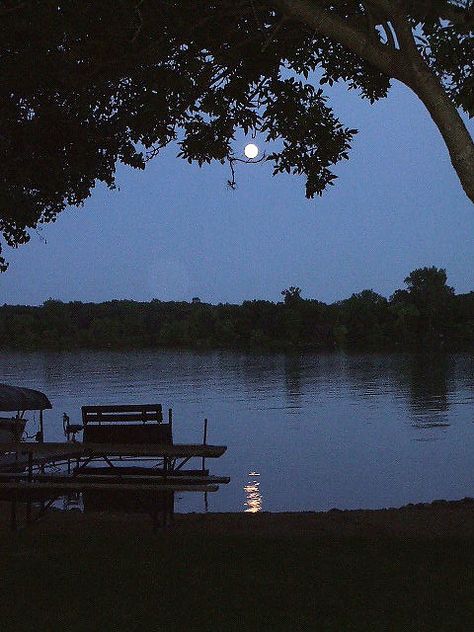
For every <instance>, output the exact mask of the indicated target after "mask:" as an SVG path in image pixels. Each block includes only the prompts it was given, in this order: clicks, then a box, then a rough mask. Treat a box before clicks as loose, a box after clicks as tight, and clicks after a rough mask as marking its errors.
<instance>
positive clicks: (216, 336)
mask: <svg viewBox="0 0 474 632" xmlns="http://www.w3.org/2000/svg"><path fill="white" fill-rule="evenodd" d="M406 284H407V286H408V289H407V290H397V291H396V292H395V293H394V294H393V296H392V297H391V298H390V300H387V299H386V298H384V297H383V296H380V295H379V294H377V293H376V292H374V291H373V290H364V291H363V292H360V293H358V294H353V295H352V296H351V297H350V298H348V299H346V300H343V301H339V302H337V303H334V304H332V305H326V304H324V303H321V302H319V301H316V300H305V299H303V298H301V296H300V290H299V288H296V287H291V288H289V289H288V290H284V291H283V292H282V294H283V296H284V302H281V303H272V302H270V301H258V300H255V301H244V303H242V305H229V304H220V305H210V304H206V303H198V302H195V303H184V302H182V303H178V302H161V301H158V300H153V301H151V302H149V303H139V302H135V301H111V302H107V303H100V304H93V303H80V302H72V303H62V302H61V301H55V300H51V299H50V300H48V301H46V302H45V303H44V304H43V305H42V306H41V307H25V306H12V305H4V306H3V307H0V348H3V349H30V350H32V349H65V350H66V349H71V348H91V349H104V348H105V349H107V348H110V349H129V348H141V347H152V348H153V347H154V348H160V347H166V346H180V347H189V348H210V347H211V348H212V347H214V348H238V349H268V350H290V351H291V350H314V351H318V350H332V349H366V350H382V349H384V350H392V349H418V348H433V347H435V348H436V347H438V348H447V349H474V292H471V293H470V294H462V295H459V296H455V295H454V292H453V290H452V288H450V287H449V286H447V285H446V273H445V271H444V270H438V269H437V268H421V269H418V270H415V271H413V272H412V273H411V274H410V275H409V276H408V277H407V279H406Z"/></svg>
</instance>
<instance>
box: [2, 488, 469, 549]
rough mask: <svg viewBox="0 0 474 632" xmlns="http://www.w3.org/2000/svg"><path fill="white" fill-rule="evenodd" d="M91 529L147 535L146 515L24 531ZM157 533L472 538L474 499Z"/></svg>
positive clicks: (80, 516)
mask: <svg viewBox="0 0 474 632" xmlns="http://www.w3.org/2000/svg"><path fill="white" fill-rule="evenodd" d="M1 505H2V506H1V509H0V529H1V530H2V531H3V532H4V533H5V530H6V529H5V527H7V529H8V528H9V518H10V514H9V504H8V503H6V502H3V503H1ZM88 528H91V529H93V530H98V531H102V530H103V529H105V530H107V529H114V530H115V528H117V529H119V530H120V531H123V533H124V537H125V536H126V534H127V532H128V531H131V532H135V531H136V530H137V529H138V530H141V531H142V532H146V531H151V530H152V524H151V519H150V518H149V516H148V515H147V514H121V513H109V512H102V513H81V512H80V511H78V510H69V511H63V510H60V509H53V510H50V511H49V512H48V513H47V514H46V515H45V516H43V517H42V518H41V520H40V521H38V522H35V523H33V524H32V525H30V526H28V528H27V529H26V530H24V532H25V533H30V532H31V533H34V532H36V531H38V530H39V531H43V530H46V531H48V532H55V531H58V532H61V531H63V529H67V530H72V531H74V530H76V529H79V530H81V531H82V530H86V531H87V529H88ZM158 532H160V533H166V534H167V536H168V535H169V536H171V537H176V538H180V537H181V536H183V535H190V534H200V535H205V534H207V535H209V536H226V535H228V536H238V537H270V538H287V537H288V536H291V537H301V536H304V537H310V538H313V537H316V538H323V539H324V538H327V539H340V538H342V539H344V538H357V539H372V538H375V539H380V538H389V539H400V540H405V539H407V540H411V539H416V540H419V539H425V540H431V539H439V538H452V539H457V538H462V539H464V538H473V539H474V498H471V497H465V498H462V499H459V500H450V501H447V500H435V501H433V502H431V503H417V504H413V503H410V504H408V505H404V506H402V507H397V508H396V507H390V508H386V509H347V510H341V509H330V510H328V511H321V512H318V511H296V512H256V513H251V512H219V513H217V512H216V513H176V514H175V518H174V520H173V522H172V523H171V524H170V525H168V526H167V527H165V528H159V529H158Z"/></svg>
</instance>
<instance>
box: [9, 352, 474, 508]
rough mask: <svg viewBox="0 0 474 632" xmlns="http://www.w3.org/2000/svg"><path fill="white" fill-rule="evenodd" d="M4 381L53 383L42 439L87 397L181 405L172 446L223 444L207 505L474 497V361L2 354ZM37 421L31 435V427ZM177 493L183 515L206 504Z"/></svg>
mask: <svg viewBox="0 0 474 632" xmlns="http://www.w3.org/2000/svg"><path fill="white" fill-rule="evenodd" d="M0 382H6V383H10V384H18V385H23V386H29V387H31V388H37V389H39V390H42V391H44V392H45V393H46V394H47V395H48V396H49V398H50V399H51V402H52V403H53V410H52V411H47V413H46V415H45V422H46V423H45V435H46V440H50V441H52V440H62V439H63V434H62V421H61V418H62V413H63V412H64V411H66V412H68V414H69V415H70V417H71V422H74V421H76V420H77V421H79V420H80V407H81V406H82V405H85V404H101V403H102V404H112V403H140V402H141V403H143V402H147V403H152V402H159V403H162V404H163V407H164V409H167V408H168V407H172V408H173V411H174V421H175V424H174V435H175V440H176V441H177V442H200V441H201V437H202V421H203V418H204V417H207V418H208V419H209V434H208V440H209V443H215V444H225V445H227V446H228V450H227V453H226V455H225V456H224V457H222V458H220V459H217V460H215V461H213V460H209V461H208V464H209V467H210V469H211V472H212V473H213V474H223V475H224V474H225V475H230V476H231V479H232V480H231V483H230V485H228V486H222V487H221V489H220V490H219V492H217V494H210V495H209V509H210V510H211V511H244V510H249V509H254V510H256V509H262V510H264V511H288V510H291V511H295V510H326V509H330V508H331V507H338V508H341V509H342V508H357V507H370V508H377V507H387V506H399V505H402V504H405V503H408V502H426V501H431V500H434V499H436V498H446V499H454V498H461V497H463V496H474V356H470V355H465V354H457V355H451V356H429V357H412V356H405V355H366V354H361V355H351V356H346V355H342V354H335V355H304V356H286V355H279V354H277V355H270V354H269V355H251V354H250V355H249V354H243V353H228V352H212V353H207V352H206V353H195V352H180V351H166V352H161V351H159V352H154V351H153V352H150V351H143V352H142V351H140V352H131V353H122V352H84V353H33V354H20V353H11V354H2V356H1V358H0ZM36 425H37V419H36V418H33V417H32V418H31V419H30V422H29V429H30V431H31V432H33V431H34V430H35V429H36ZM202 509H203V499H202V496H201V494H194V495H193V494H182V495H180V496H179V498H178V502H177V510H178V511H202Z"/></svg>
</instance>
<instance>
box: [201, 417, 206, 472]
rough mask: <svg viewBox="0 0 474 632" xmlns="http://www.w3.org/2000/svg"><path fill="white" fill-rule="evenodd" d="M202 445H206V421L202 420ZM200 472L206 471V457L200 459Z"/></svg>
mask: <svg viewBox="0 0 474 632" xmlns="http://www.w3.org/2000/svg"><path fill="white" fill-rule="evenodd" d="M202 445H207V419H204V436H203V439H202ZM201 469H202V470H205V469H206V457H204V456H203V457H202V467H201Z"/></svg>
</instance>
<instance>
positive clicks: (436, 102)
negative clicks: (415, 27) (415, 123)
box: [405, 64, 474, 203]
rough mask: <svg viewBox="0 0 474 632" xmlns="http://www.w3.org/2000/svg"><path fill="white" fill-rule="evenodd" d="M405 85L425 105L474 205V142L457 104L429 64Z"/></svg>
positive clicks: (418, 66)
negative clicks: (453, 101)
mask: <svg viewBox="0 0 474 632" xmlns="http://www.w3.org/2000/svg"><path fill="white" fill-rule="evenodd" d="M405 83H406V85H407V86H408V87H409V88H411V90H413V92H414V93H415V94H416V95H417V96H418V98H419V99H421V101H422V102H423V103H424V105H425V107H426V109H427V110H428V112H429V113H430V116H431V118H432V119H433V121H434V122H435V124H436V126H437V127H438V129H439V131H440V132H441V135H442V137H443V139H444V142H445V143H446V146H447V148H448V151H449V156H450V158H451V163H452V165H453V167H454V170H455V171H456V173H457V175H458V177H459V180H460V181H461V185H462V188H463V189H464V192H465V193H466V195H467V197H468V198H469V199H470V200H471V202H473V203H474V142H473V140H472V138H471V136H470V134H469V131H468V129H467V128H466V126H465V125H464V122H463V120H462V118H461V116H460V115H459V112H458V111H457V109H456V107H455V105H454V104H453V103H452V101H451V99H450V98H449V96H448V95H447V94H446V92H445V90H444V88H443V87H442V85H441V84H440V82H439V81H438V78H437V77H436V76H435V75H434V74H433V73H432V72H431V70H430V69H429V68H428V67H427V66H425V65H423V66H422V65H421V64H416V66H415V67H414V68H413V69H412V72H411V77H410V78H409V79H408V80H407V81H406V82H405Z"/></svg>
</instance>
